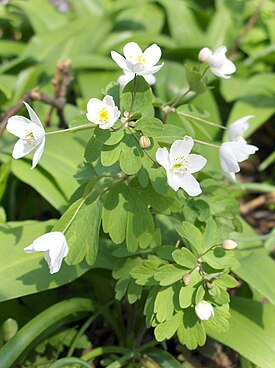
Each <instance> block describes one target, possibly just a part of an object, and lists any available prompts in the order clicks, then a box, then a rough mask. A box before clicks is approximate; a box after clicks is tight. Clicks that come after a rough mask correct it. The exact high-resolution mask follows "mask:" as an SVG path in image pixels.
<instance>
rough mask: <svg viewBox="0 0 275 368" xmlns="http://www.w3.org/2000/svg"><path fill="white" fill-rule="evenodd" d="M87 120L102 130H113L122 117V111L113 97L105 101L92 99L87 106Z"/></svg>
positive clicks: (105, 98) (108, 97)
mask: <svg viewBox="0 0 275 368" xmlns="http://www.w3.org/2000/svg"><path fill="white" fill-rule="evenodd" d="M87 110H88V113H87V114H86V116H87V119H88V120H89V121H90V122H91V123H94V124H97V125H99V128H101V129H109V128H111V127H112V126H113V125H114V124H115V122H116V121H117V119H118V118H119V117H120V111H119V109H118V108H117V106H116V105H115V102H114V99H113V97H112V96H109V95H107V96H105V97H104V98H103V100H102V101H101V100H99V99H98V98H91V99H90V100H89V101H88V104H87Z"/></svg>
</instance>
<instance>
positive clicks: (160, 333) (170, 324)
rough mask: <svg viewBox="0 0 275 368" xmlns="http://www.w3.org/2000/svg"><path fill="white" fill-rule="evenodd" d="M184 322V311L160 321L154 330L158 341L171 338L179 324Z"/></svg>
mask: <svg viewBox="0 0 275 368" xmlns="http://www.w3.org/2000/svg"><path fill="white" fill-rule="evenodd" d="M180 323H182V312H181V311H180V312H178V313H176V314H174V315H173V316H172V317H171V318H170V319H169V320H167V321H164V322H162V323H159V324H158V325H157V327H156V328H155V330H154V334H155V337H156V340H157V341H164V340H167V339H171V337H173V336H174V334H175V333H176V331H177V329H178V327H179V324H180Z"/></svg>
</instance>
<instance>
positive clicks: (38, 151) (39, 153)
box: [32, 137, 46, 169]
mask: <svg viewBox="0 0 275 368" xmlns="http://www.w3.org/2000/svg"><path fill="white" fill-rule="evenodd" d="M45 140H46V139H45V137H44V138H43V139H42V142H41V143H40V144H39V146H38V147H37V149H36V151H35V153H34V155H33V159H32V169H34V168H35V166H36V165H37V164H38V162H39V161H40V159H41V157H42V155H43V152H44V148H45Z"/></svg>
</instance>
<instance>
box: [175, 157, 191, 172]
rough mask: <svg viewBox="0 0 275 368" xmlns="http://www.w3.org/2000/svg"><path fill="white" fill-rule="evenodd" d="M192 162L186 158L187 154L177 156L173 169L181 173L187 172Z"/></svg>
mask: <svg viewBox="0 0 275 368" xmlns="http://www.w3.org/2000/svg"><path fill="white" fill-rule="evenodd" d="M189 166H190V162H189V161H187V160H186V158H185V156H178V157H176V158H175V159H174V160H173V162H172V165H171V170H172V171H174V172H175V173H179V174H181V175H184V174H187V173H188V171H189Z"/></svg>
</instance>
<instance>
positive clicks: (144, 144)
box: [139, 135, 151, 148]
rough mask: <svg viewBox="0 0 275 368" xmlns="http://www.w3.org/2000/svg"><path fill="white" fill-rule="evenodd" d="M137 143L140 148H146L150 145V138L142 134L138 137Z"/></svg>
mask: <svg viewBox="0 0 275 368" xmlns="http://www.w3.org/2000/svg"><path fill="white" fill-rule="evenodd" d="M139 144H140V147H141V148H148V147H150V146H151V141H150V138H148V137H146V135H142V136H141V137H140V138H139Z"/></svg>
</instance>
